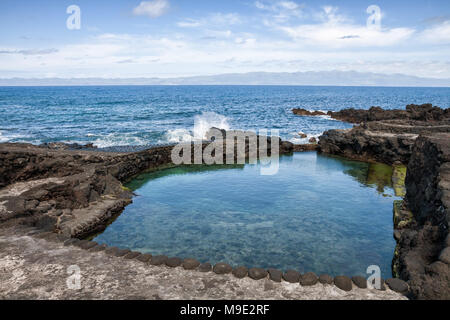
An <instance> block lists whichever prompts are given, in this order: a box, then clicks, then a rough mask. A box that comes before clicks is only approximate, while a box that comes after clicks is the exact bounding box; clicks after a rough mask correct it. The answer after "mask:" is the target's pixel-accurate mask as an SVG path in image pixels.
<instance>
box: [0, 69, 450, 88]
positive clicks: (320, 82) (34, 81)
mask: <svg viewBox="0 0 450 320" xmlns="http://www.w3.org/2000/svg"><path fill="white" fill-rule="evenodd" d="M84 85H299V86H308V85H310V86H385V87H450V79H436V78H421V77H415V76H409V75H404V74H381V73H369V72H356V71H318V72H312V71H308V72H292V73H288V72H279V73H275V72H249V73H229V74H219V75H209V76H191V77H178V78H151V77H149V78H9V79H6V78H3V79H1V78H0V86H84Z"/></svg>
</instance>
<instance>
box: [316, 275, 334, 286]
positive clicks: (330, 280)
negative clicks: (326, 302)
mask: <svg viewBox="0 0 450 320" xmlns="http://www.w3.org/2000/svg"><path fill="white" fill-rule="evenodd" d="M319 282H320V283H322V284H332V283H333V277H332V276H330V275H328V274H321V275H320V276H319Z"/></svg>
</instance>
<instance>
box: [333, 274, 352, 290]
mask: <svg viewBox="0 0 450 320" xmlns="http://www.w3.org/2000/svg"><path fill="white" fill-rule="evenodd" d="M334 285H335V286H336V287H338V288H339V289H341V290H344V291H351V290H352V287H353V286H352V280H351V279H350V278H349V277H347V276H337V277H334Z"/></svg>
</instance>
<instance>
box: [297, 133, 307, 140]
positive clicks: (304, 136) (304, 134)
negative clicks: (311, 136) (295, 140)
mask: <svg viewBox="0 0 450 320" xmlns="http://www.w3.org/2000/svg"><path fill="white" fill-rule="evenodd" d="M298 135H299V136H300V138H302V139H306V138H308V135H307V134H306V133H303V132H299V133H298Z"/></svg>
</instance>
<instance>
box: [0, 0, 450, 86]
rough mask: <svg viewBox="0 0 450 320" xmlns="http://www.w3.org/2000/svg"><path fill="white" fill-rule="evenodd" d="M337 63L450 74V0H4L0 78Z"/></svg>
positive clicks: (166, 74) (316, 67) (307, 67)
mask: <svg viewBox="0 0 450 320" xmlns="http://www.w3.org/2000/svg"><path fill="white" fill-rule="evenodd" d="M72 5H76V6H77V7H78V8H79V9H80V19H79V22H80V24H79V28H75V29H74V28H73V27H74V26H75V27H77V25H76V24H74V23H75V22H76V19H73V18H74V16H73V15H72V14H73V13H74V11H70V13H67V9H68V7H69V6H72ZM368 8H369V9H370V10H368ZM67 20H69V27H70V28H69V27H68V21H67ZM368 20H369V23H368ZM331 70H338V71H359V72H376V73H385V74H395V73H401V74H406V75H413V76H419V77H428V78H450V1H448V0H430V1H426V0H422V1H403V0H399V1H393V0H389V1H381V0H371V1H365V0H349V1H342V0H341V1H333V0H329V1H322V0H315V1H309V0H306V1H297V0H295V1H294V0H293V1H290V0H287V1H284V0H282V1H278V0H258V1H253V0H242V1H235V0H227V1H212V0H190V1H188V0H150V1H139V0H137V1H135V0H113V1H111V0H70V1H65V0H1V1H0V78H12V77H20V78H50V77H60V78H87V77H101V78H135V77H146V78H151V77H160V78H170V77H185V76H197V75H214V74H223V73H245V72H254V71H265V72H306V71H331Z"/></svg>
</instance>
